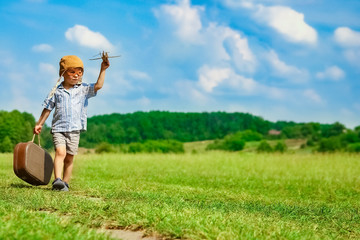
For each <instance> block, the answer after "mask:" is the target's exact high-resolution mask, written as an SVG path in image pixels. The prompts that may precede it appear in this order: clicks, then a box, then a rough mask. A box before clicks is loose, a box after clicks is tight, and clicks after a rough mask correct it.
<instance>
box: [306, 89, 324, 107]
mask: <svg viewBox="0 0 360 240" xmlns="http://www.w3.org/2000/svg"><path fill="white" fill-rule="evenodd" d="M303 95H304V96H305V97H306V98H308V99H309V100H310V101H311V102H313V103H316V104H322V103H324V101H323V99H322V98H321V97H320V95H319V94H318V93H317V92H316V91H315V90H314V89H306V90H305V91H304V92H303Z"/></svg>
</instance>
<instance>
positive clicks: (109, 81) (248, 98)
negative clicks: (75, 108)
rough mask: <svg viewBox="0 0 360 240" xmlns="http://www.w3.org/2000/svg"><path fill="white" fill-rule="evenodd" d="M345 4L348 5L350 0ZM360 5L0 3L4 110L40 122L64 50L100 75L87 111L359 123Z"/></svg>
mask: <svg viewBox="0 0 360 240" xmlns="http://www.w3.org/2000/svg"><path fill="white" fill-rule="evenodd" d="M345 2H346V3H345ZM359 13H360V1H358V0H347V1H341V0H326V1H325V0H303V1H295V0H292V1H290V0H263V1H260V0H210V1H202V0H193V1H190V0H179V1H170V0H168V1H154V0H147V1H145V0H133V1H100V0H90V1H82V0H79V1H45V0H23V1H1V2H0V21H1V28H0V31H1V38H0V56H1V58H0V70H1V71H0V81H1V85H2V87H1V88H0V101H1V102H0V109H2V110H7V111H11V110H13V109H18V110H20V111H26V112H30V113H32V114H33V115H34V116H35V117H36V118H38V116H39V115H40V113H41V111H42V106H41V105H42V102H43V100H44V98H45V97H46V95H47V94H48V92H49V91H50V90H51V88H52V87H53V85H54V84H55V82H56V80H57V77H58V63H59V60H60V58H61V57H62V56H64V55H77V56H79V57H80V58H82V60H83V62H84V65H85V75H84V81H85V82H89V83H91V82H95V81H96V79H97V76H98V72H99V67H100V61H90V60H89V58H91V57H93V56H94V55H95V54H97V53H98V52H100V51H101V50H106V51H110V55H111V54H113V55H119V54H121V56H122V57H121V58H115V59H112V60H111V67H110V68H109V69H108V71H107V75H106V80H105V85H104V88H103V89H101V90H100V91H99V93H98V96H97V97H96V98H93V99H91V100H90V103H89V108H88V112H89V116H93V115H99V114H108V113H113V112H119V113H128V112H134V111H150V110H167V111H182V112H204V111H226V112H249V113H251V114H255V115H258V116H262V117H263V118H264V119H267V120H271V121H277V120H287V121H290V120H291V121H296V122H311V121H313V122H321V123H333V122H335V121H340V122H341V123H344V124H345V125H346V126H347V127H349V128H353V127H355V126H358V125H360V99H359V90H360V14H359Z"/></svg>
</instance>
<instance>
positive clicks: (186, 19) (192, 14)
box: [155, 0, 256, 72]
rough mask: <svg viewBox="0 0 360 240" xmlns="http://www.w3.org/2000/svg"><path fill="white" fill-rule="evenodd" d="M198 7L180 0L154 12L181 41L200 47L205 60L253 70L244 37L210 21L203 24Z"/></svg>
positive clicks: (250, 52) (252, 61)
mask: <svg viewBox="0 0 360 240" xmlns="http://www.w3.org/2000/svg"><path fill="white" fill-rule="evenodd" d="M202 10H203V8H202V7H199V6H192V5H191V4H190V1H189V0H182V1H178V2H177V4H174V5H162V6H161V7H160V9H157V10H155V15H156V16H157V17H158V18H159V20H162V21H163V22H164V21H165V22H166V23H167V24H170V25H171V27H172V29H173V31H175V34H176V35H177V36H178V38H179V40H180V41H181V43H186V44H188V43H190V44H195V45H198V46H199V48H202V49H203V51H205V53H204V55H205V56H206V60H205V61H207V62H211V63H214V64H219V63H220V62H223V61H224V60H225V61H226V62H227V63H228V64H231V65H235V66H236V67H237V68H238V69H239V70H240V71H246V72H253V71H254V69H255V66H256V58H255V56H254V54H253V53H252V51H251V49H250V47H249V44H248V40H247V38H246V37H244V36H243V35H242V34H241V33H240V32H238V31H235V30H233V29H231V28H230V27H226V26H219V25H218V24H217V23H214V22H210V23H209V24H208V26H207V27H203V24H202V22H201V18H200V11H202Z"/></svg>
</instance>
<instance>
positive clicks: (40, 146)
mask: <svg viewBox="0 0 360 240" xmlns="http://www.w3.org/2000/svg"><path fill="white" fill-rule="evenodd" d="M35 135H36V134H34V135H33V138H32V140H31V141H32V142H34V140H35ZM38 142H39V146H40V147H41V145H40V136H39V135H38Z"/></svg>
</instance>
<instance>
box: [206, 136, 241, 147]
mask: <svg viewBox="0 0 360 240" xmlns="http://www.w3.org/2000/svg"><path fill="white" fill-rule="evenodd" d="M244 146H245V141H244V140H242V139H241V138H240V137H239V135H237V134H231V135H227V136H226V137H225V138H224V139H223V140H215V142H214V143H212V144H209V145H208V146H207V147H206V150H225V151H241V150H243V149H244Z"/></svg>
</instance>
